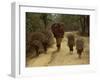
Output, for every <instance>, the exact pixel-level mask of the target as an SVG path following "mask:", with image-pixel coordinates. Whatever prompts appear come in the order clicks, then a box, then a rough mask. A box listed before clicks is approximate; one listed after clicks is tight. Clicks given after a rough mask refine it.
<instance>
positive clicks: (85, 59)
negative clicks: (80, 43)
mask: <svg viewBox="0 0 100 80" xmlns="http://www.w3.org/2000/svg"><path fill="white" fill-rule="evenodd" d="M67 34H68V32H66V33H65V37H64V38H63V40H62V44H61V50H60V51H59V52H57V51H56V50H57V48H56V43H54V45H53V46H52V47H50V48H48V51H47V54H45V53H42V54H40V55H39V56H38V57H35V58H33V57H27V58H26V67H37V66H38V67H39V66H62V65H77V64H89V37H83V39H84V43H85V48H84V52H83V54H82V58H81V59H79V58H78V55H77V52H76V49H75V47H74V52H73V54H72V55H71V54H70V53H69V48H68V46H67V38H66V35H67ZM76 37H77V35H76Z"/></svg>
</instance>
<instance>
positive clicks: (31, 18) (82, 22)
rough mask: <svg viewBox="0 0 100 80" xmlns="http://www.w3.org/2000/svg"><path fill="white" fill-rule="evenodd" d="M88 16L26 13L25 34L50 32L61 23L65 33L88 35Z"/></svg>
mask: <svg viewBox="0 0 100 80" xmlns="http://www.w3.org/2000/svg"><path fill="white" fill-rule="evenodd" d="M89 19H90V18H89V15H71V14H54V13H33V12H26V32H35V31H44V30H46V29H49V30H50V26H51V25H52V24H53V23H55V22H59V23H63V24H64V30H65V31H79V32H80V33H81V34H87V35H89V26H90V25H89V21H90V20H89Z"/></svg>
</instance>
